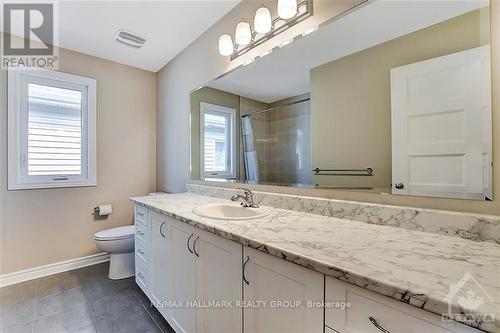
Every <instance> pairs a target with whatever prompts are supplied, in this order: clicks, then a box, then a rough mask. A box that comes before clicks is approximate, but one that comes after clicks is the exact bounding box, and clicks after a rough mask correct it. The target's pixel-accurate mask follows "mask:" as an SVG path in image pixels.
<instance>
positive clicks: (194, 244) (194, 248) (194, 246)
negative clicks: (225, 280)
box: [193, 236, 200, 258]
mask: <svg viewBox="0 0 500 333" xmlns="http://www.w3.org/2000/svg"><path fill="white" fill-rule="evenodd" d="M198 239H200V236H197V237H196V239H195V240H194V242H193V251H194V254H195V255H196V256H197V257H198V258H199V257H200V255H199V254H198V252H197V251H196V242H197V241H198Z"/></svg>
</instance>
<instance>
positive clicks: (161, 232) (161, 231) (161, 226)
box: [160, 221, 166, 238]
mask: <svg viewBox="0 0 500 333" xmlns="http://www.w3.org/2000/svg"><path fill="white" fill-rule="evenodd" d="M164 224H165V221H163V222H162V223H161V224H160V235H161V236H162V237H163V238H166V237H165V235H164V234H163V230H162V228H163V225H164Z"/></svg>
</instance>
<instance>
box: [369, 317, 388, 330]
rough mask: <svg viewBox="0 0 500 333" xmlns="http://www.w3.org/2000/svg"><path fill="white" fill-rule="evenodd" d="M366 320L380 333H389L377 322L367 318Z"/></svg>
mask: <svg viewBox="0 0 500 333" xmlns="http://www.w3.org/2000/svg"><path fill="white" fill-rule="evenodd" d="M368 320H369V321H370V323H372V324H373V326H375V327H376V328H377V329H378V330H379V331H380V332H384V333H391V332H390V331H388V330H386V329H385V328H384V327H383V326H381V325H380V324H379V323H378V322H377V320H376V319H375V318H373V317H371V316H370V317H368Z"/></svg>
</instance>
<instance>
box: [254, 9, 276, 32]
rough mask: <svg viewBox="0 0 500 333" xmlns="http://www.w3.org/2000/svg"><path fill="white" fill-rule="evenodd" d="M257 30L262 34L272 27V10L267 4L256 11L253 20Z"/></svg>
mask: <svg viewBox="0 0 500 333" xmlns="http://www.w3.org/2000/svg"><path fill="white" fill-rule="evenodd" d="M253 26H254V28H255V31H257V32H258V33H260V34H267V33H268V32H269V31H271V28H272V19H271V11H270V10H269V8H267V7H266V6H261V7H260V8H259V9H257V11H256V12H255V18H254V20H253Z"/></svg>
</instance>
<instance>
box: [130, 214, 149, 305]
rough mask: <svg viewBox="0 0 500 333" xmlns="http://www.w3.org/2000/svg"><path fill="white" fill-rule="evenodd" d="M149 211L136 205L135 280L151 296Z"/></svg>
mask: <svg viewBox="0 0 500 333" xmlns="http://www.w3.org/2000/svg"><path fill="white" fill-rule="evenodd" d="M147 213H148V210H147V209H146V208H145V207H143V206H140V205H135V207H134V223H135V282H136V283H137V285H138V286H139V287H140V288H141V289H142V291H144V293H145V294H146V295H148V297H150V281H149V276H150V275H149V256H148V254H149V251H148V250H149V247H150V243H151V242H150V230H149V229H150V228H149V221H148V215H147Z"/></svg>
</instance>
